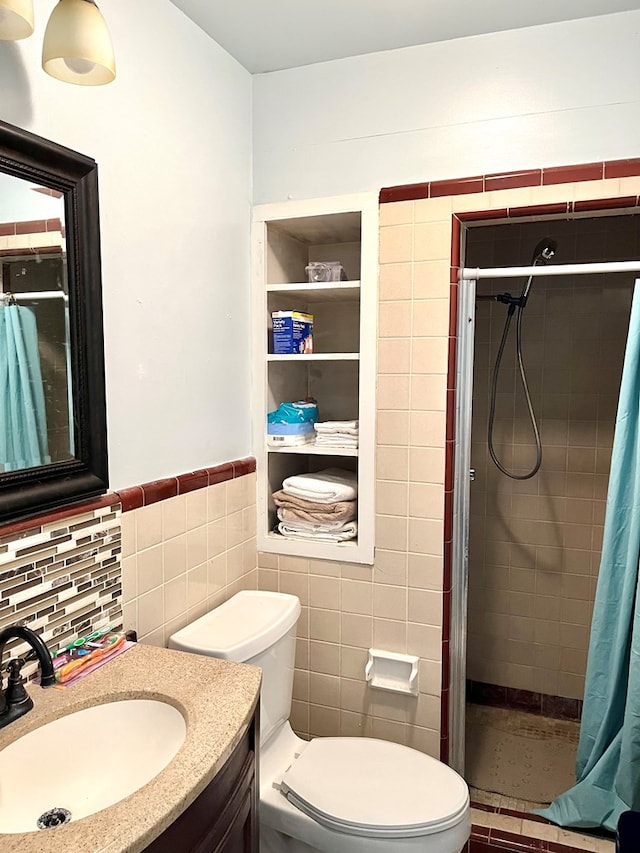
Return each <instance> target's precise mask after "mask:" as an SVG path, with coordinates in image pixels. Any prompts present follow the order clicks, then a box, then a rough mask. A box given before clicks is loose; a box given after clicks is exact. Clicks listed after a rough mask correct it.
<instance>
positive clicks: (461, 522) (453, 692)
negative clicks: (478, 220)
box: [449, 260, 640, 776]
mask: <svg viewBox="0 0 640 853" xmlns="http://www.w3.org/2000/svg"><path fill="white" fill-rule="evenodd" d="M618 272H627V273H628V272H635V273H637V274H638V275H637V277H636V279H637V280H640V260H637V261H612V262H594V263H586V264H553V265H551V266H526V267H492V268H481V267H478V268H467V267H464V268H463V269H461V270H460V272H459V275H458V316H457V328H456V334H457V341H456V385H455V389H456V390H455V431H454V438H455V443H454V475H453V519H452V546H451V547H452V551H451V616H450V635H449V642H450V645H449V650H450V680H449V689H450V700H449V744H450V746H449V764H450V766H451V767H453V769H454V770H457V771H458V773H460V775H462V776H464V771H465V716H466V708H465V705H466V669H467V604H468V577H469V501H470V496H471V481H472V477H473V474H472V471H471V416H472V408H473V354H474V348H475V298H476V286H477V282H478V281H479V280H480V279H483V278H493V279H496V278H522V277H526V276H529V275H533V276H535V277H536V278H538V277H539V276H562V275H588V274H594V273H618Z"/></svg>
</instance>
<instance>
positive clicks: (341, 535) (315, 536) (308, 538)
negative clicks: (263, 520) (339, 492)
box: [278, 521, 358, 542]
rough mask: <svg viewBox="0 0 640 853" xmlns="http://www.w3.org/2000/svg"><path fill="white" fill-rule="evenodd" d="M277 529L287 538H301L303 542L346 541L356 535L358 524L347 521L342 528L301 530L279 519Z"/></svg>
mask: <svg viewBox="0 0 640 853" xmlns="http://www.w3.org/2000/svg"><path fill="white" fill-rule="evenodd" d="M278 531H279V532H280V533H281V534H282V535H283V536H286V537H287V539H301V540H304V541H305V542H348V541H349V540H350V539H355V538H356V536H357V535H358V525H357V523H356V522H355V521H348V522H347V523H346V524H345V526H344V528H343V529H342V530H335V531H322V530H303V529H302V528H301V527H299V526H298V525H292V524H290V523H287V522H284V521H281V522H280V524H279V525H278Z"/></svg>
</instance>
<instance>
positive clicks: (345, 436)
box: [313, 421, 358, 449]
mask: <svg viewBox="0 0 640 853" xmlns="http://www.w3.org/2000/svg"><path fill="white" fill-rule="evenodd" d="M313 428H314V429H315V431H316V445H317V446H318V447H352V448H354V449H355V448H356V447H357V446H358V421H321V422H316V423H315V424H314V426H313Z"/></svg>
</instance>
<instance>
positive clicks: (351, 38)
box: [172, 0, 640, 74]
mask: <svg viewBox="0 0 640 853" xmlns="http://www.w3.org/2000/svg"><path fill="white" fill-rule="evenodd" d="M172 2H173V3H174V5H176V6H177V7H178V8H179V9H181V10H182V11H183V12H184V13H185V14H186V15H188V17H189V18H191V20H192V21H194V22H195V23H196V24H197V25H198V26H199V27H200V28H201V29H203V30H204V31H205V32H206V33H208V34H209V35H210V36H211V37H212V38H213V39H215V41H217V42H218V44H220V45H222V47H223V48H225V50H227V51H228V52H229V53H230V54H231V55H232V56H234V57H235V58H236V59H237V60H238V62H240V63H241V64H242V65H244V67H245V68H246V69H247V70H248V71H250V72H251V73H253V74H258V73H261V72H265V71H277V70H280V69H283V68H295V67H298V66H300V65H310V64H312V63H315V62H324V61H326V60H331V59H340V58H343V57H346V56H358V55H360V54H364V53H373V52H376V51H380V50H392V49H394V48H398V47H409V46H410V45H417V44H427V43H429V42H437V41H446V40H448V39H455V38H461V37H463V36H473V35H480V34H482V33H491V32H500V31H502V30H511V29H518V28H520V27H531V26H536V25H538V24H549V23H554V22H557V21H569V20H573V19H576V18H588V17H591V16H593V15H606V14H610V13H612V12H624V11H629V10H631V9H637V8H640V0H535V2H525V0H320V2H318V0H315V2H312V0H172Z"/></svg>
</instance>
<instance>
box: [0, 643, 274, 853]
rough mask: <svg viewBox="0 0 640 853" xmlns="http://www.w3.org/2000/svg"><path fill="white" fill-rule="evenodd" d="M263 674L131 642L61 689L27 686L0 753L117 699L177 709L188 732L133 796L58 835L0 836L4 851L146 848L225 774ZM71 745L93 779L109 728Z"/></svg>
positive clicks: (94, 852) (115, 852) (0, 734)
mask: <svg viewBox="0 0 640 853" xmlns="http://www.w3.org/2000/svg"><path fill="white" fill-rule="evenodd" d="M260 676H261V673H260V670H259V669H258V668H257V667H255V666H249V665H247V664H237V663H231V662H229V661H223V660H217V659H215V658H209V657H203V656H199V655H192V654H187V653H185V652H179V651H173V650H170V649H162V648H156V647H154V646H144V645H136V646H134V647H133V648H131V649H129V650H128V651H126V652H125V653H124V654H122V655H120V656H119V657H117V658H115V659H114V660H112V661H109V662H108V663H107V664H105V665H104V666H102V667H101V668H100V669H98V670H96V671H95V672H93V673H91V674H90V675H87V676H86V677H85V678H83V679H81V680H80V681H78V682H77V683H76V684H73V685H72V686H70V687H67V688H65V689H58V688H54V687H52V688H46V689H42V688H40V687H38V686H31V687H30V688H29V693H30V695H31V696H32V698H33V701H34V708H33V709H32V710H31V711H30V712H29V713H28V714H26V715H25V716H24V717H21V718H20V719H19V720H16V721H15V722H13V723H11V724H10V725H8V726H7V727H5V728H4V729H0V749H3V748H4V747H5V746H7V745H8V744H9V743H11V742H12V741H13V740H16V739H17V738H18V737H21V736H22V735H24V734H27V733H28V732H29V731H31V730H32V729H35V728H37V727H38V726H40V725H43V724H44V723H47V722H49V721H50V720H53V719H55V718H57V717H62V716H64V715H65V714H70V713H73V712H74V711H79V710H81V709H83V708H88V707H90V706H92V705H98V704H102V703H104V702H117V701H119V700H123V699H160V700H163V701H165V702H168V703H169V704H171V705H174V706H175V707H176V708H178V710H180V711H181V713H182V714H183V716H184V718H185V720H186V722H187V734H186V738H185V741H184V744H183V745H182V747H181V749H180V751H179V752H178V753H177V754H176V756H175V758H174V759H173V760H172V761H171V763H170V764H169V765H168V766H167V767H166V768H165V769H164V770H162V771H161V772H160V773H159V774H158V775H157V776H156V777H155V778H154V779H152V780H151V782H149V783H147V784H146V785H144V786H143V787H142V788H140V789H139V790H137V791H135V792H134V793H133V794H131V795H130V796H128V797H126V798H125V799H123V800H121V801H120V802H118V803H116V804H115V805H113V806H110V807H109V808H107V809H103V810H102V811H99V812H96V813H95V814H93V815H89V816H88V817H85V818H83V819H82V820H78V821H76V822H73V821H72V822H71V823H68V824H66V825H64V826H59V827H56V828H55V829H47V830H42V831H36V832H28V833H20V834H2V835H0V849H2V853H62V851H64V853H139V851H142V850H144V848H145V847H146V846H147V845H148V844H150V843H151V842H152V841H153V840H154V839H155V838H156V837H157V836H158V835H160V833H161V832H162V831H163V830H164V829H166V827H167V826H169V825H170V824H171V823H173V821H174V820H175V819H176V818H177V817H178V816H179V815H180V814H181V813H182V812H183V811H184V810H185V809H186V808H187V807H188V806H189V805H190V804H191V803H192V802H193V801H194V800H195V798H196V797H197V796H198V794H200V792H201V791H203V790H204V788H205V787H206V786H207V785H208V784H209V782H211V780H212V779H213V778H214V776H215V775H216V774H217V773H218V771H219V770H221V769H222V767H223V765H224V763H225V761H226V759H227V758H228V757H229V756H230V755H231V753H232V752H233V750H234V748H235V746H236V745H237V744H238V743H239V741H240V739H241V737H242V735H243V733H244V731H245V730H246V727H247V725H248V724H249V722H250V720H251V717H252V715H253V712H254V709H255V706H256V703H257V700H258V696H259V693H260ZM69 748H70V749H82V750H84V751H85V752H86V758H87V762H88V763H89V764H90V765H91V766H92V767H93V768H95V773H96V774H99V773H100V751H101V750H102V749H106V750H108V749H109V732H108V731H100V732H96V737H95V739H94V740H93V741H92V742H91V743H74V744H70V745H69ZM43 760H45V761H46V757H45V758H44V759H43ZM33 772H34V773H37V772H38V768H37V767H34V768H33ZM122 772H123V773H126V768H124V767H123V770H122ZM28 796H29V792H28V791H27V790H25V797H28Z"/></svg>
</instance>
